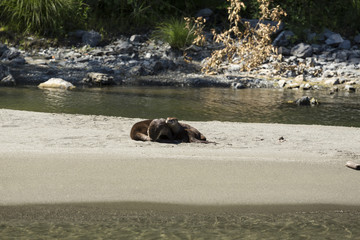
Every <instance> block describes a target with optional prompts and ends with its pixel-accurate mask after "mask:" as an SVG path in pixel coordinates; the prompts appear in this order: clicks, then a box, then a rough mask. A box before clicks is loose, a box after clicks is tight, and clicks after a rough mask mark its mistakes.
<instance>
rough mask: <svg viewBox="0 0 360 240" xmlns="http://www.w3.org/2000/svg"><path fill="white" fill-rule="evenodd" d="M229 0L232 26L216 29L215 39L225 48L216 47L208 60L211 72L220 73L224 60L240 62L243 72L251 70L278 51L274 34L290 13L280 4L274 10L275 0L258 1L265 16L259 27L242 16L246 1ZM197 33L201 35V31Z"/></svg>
mask: <svg viewBox="0 0 360 240" xmlns="http://www.w3.org/2000/svg"><path fill="white" fill-rule="evenodd" d="M228 1H229V2H230V6H229V7H228V15H229V16H228V19H229V23H230V27H229V29H228V30H226V31H224V32H222V33H216V32H215V30H212V32H213V35H214V40H215V42H217V43H222V44H223V45H224V48H222V49H219V50H215V51H214V52H213V53H212V55H211V57H209V58H208V59H207V61H206V64H205V66H204V67H203V71H204V72H205V73H207V74H216V73H218V72H219V71H220V70H221V65H222V64H223V63H224V62H228V63H233V64H239V65H240V66H241V70H242V71H248V70H251V69H253V68H255V67H257V66H259V65H260V64H262V63H263V62H264V61H266V60H267V59H268V58H269V56H271V55H273V54H276V49H275V48H274V47H273V46H272V45H271V35H272V34H273V33H274V32H276V31H277V30H278V29H279V26H280V24H281V17H282V16H284V15H286V13H285V12H284V11H283V10H282V9H281V8H280V6H276V7H275V8H271V9H270V2H271V0H257V1H258V2H259V4H260V7H259V11H260V14H261V17H260V19H259V21H258V22H257V24H256V26H255V27H250V23H249V22H247V21H244V20H243V19H242V18H241V16H240V11H241V10H242V9H244V8H245V5H244V3H243V2H242V1H240V0H228ZM265 20H271V21H273V22H277V25H276V26H273V25H271V24H270V23H266V22H265ZM197 34H198V36H200V34H201V33H200V32H197ZM200 39H201V37H200Z"/></svg>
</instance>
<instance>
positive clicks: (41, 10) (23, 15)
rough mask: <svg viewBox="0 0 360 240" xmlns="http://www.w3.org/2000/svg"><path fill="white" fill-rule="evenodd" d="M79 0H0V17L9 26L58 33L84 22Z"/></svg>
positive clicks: (35, 31)
mask: <svg viewBox="0 0 360 240" xmlns="http://www.w3.org/2000/svg"><path fill="white" fill-rule="evenodd" d="M86 11H87V8H86V6H85V5H84V4H83V2H82V0H2V1H1V2H0V12H2V14H1V19H2V20H3V21H5V23H6V24H7V25H8V26H9V27H10V29H13V30H16V31H19V32H25V33H36V34H41V35H59V34H62V33H64V31H66V30H68V28H73V27H77V26H79V24H83V23H85V18H86Z"/></svg>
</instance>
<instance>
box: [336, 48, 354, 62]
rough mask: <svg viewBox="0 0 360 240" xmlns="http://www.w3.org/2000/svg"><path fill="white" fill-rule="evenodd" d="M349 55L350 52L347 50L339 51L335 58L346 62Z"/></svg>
mask: <svg viewBox="0 0 360 240" xmlns="http://www.w3.org/2000/svg"><path fill="white" fill-rule="evenodd" d="M349 55H350V53H349V51H347V50H342V51H338V52H336V54H335V60H337V61H338V62H345V61H346V60H347V59H348V58H349Z"/></svg>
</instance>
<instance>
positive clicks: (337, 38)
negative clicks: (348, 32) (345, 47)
mask: <svg viewBox="0 0 360 240" xmlns="http://www.w3.org/2000/svg"><path fill="white" fill-rule="evenodd" d="M343 41H344V39H343V38H342V37H341V35H340V34H338V33H333V34H331V35H330V36H329V37H328V38H327V39H326V41H325V43H326V44H327V45H329V46H332V47H337V46H339V44H341V43H342V42H343Z"/></svg>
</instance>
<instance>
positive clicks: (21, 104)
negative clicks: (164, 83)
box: [0, 86, 360, 127]
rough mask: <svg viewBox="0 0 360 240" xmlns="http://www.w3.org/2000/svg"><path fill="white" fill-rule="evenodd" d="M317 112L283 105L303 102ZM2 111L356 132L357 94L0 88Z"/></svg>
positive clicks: (359, 115)
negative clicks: (343, 128) (307, 98)
mask: <svg viewBox="0 0 360 240" xmlns="http://www.w3.org/2000/svg"><path fill="white" fill-rule="evenodd" d="M305 95H307V96H310V97H315V98H317V99H319V101H320V102H321V104H320V105H319V106H315V107H306V106H305V107H304V106H296V105H294V104H289V103H287V102H288V101H291V100H296V99H298V98H300V97H302V96H305ZM0 108H8V109H17V110H30V111H40V112H55V113H77V114H93V115H110V116H121V117H132V118H133V117H136V118H144V119H147V118H159V117H168V116H174V117H177V118H179V119H182V120H194V121H211V120H218V121H233V122H260V123H288V124H320V125H338V126H354V127H360V121H359V119H360V94H359V93H346V92H339V93H336V94H334V95H330V94H328V92H326V91H307V92H305V91H300V90H280V89H242V90H233V89H230V88H169V87H122V86H121V87H112V88H85V89H77V90H74V91H64V90H40V89H38V88H36V87H19V88H0Z"/></svg>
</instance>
